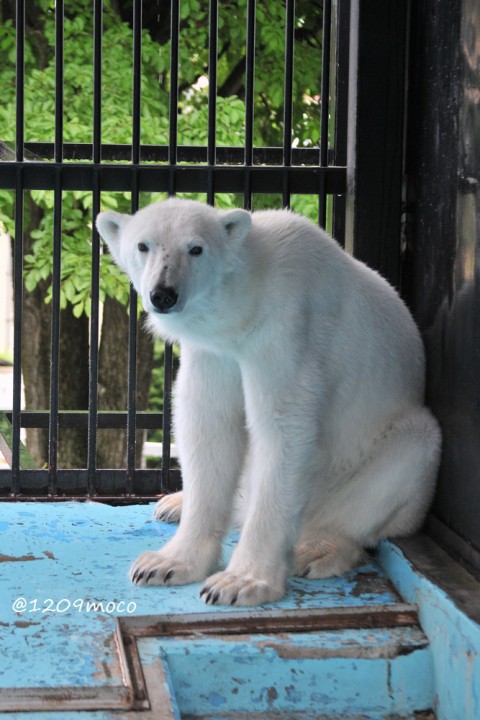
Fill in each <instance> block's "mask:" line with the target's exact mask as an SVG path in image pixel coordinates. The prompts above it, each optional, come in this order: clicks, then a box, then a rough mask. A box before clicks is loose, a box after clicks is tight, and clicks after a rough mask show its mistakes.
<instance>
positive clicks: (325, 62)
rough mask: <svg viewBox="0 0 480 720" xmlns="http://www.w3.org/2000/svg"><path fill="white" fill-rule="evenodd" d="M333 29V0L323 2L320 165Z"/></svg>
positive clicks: (323, 203)
mask: <svg viewBox="0 0 480 720" xmlns="http://www.w3.org/2000/svg"><path fill="white" fill-rule="evenodd" d="M331 29H332V2H331V0H324V2H323V34H322V86H321V94H320V97H321V103H322V104H321V114H320V165H321V167H326V166H327V164H328V129H329V109H330V53H331ZM319 191H320V192H319V208H318V221H319V225H320V226H321V227H323V228H324V227H325V225H326V223H327V194H326V192H325V186H324V183H323V182H322V183H321V187H320V188H319Z"/></svg>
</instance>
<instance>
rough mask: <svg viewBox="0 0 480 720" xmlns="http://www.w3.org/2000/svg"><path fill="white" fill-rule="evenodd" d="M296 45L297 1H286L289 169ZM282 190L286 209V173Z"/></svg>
mask: <svg viewBox="0 0 480 720" xmlns="http://www.w3.org/2000/svg"><path fill="white" fill-rule="evenodd" d="M294 45H295V0H286V15H285V82H284V98H283V103H284V105H283V164H284V166H285V167H289V166H290V165H291V164H292V120H293V62H294ZM283 180H284V182H283V188H282V203H283V206H284V207H289V205H290V194H291V192H292V189H291V186H290V176H289V174H288V173H286V172H285V173H284V176H283Z"/></svg>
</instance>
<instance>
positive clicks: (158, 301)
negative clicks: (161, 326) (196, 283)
mask: <svg viewBox="0 0 480 720" xmlns="http://www.w3.org/2000/svg"><path fill="white" fill-rule="evenodd" d="M150 300H151V302H152V305H153V306H154V307H155V308H156V309H157V310H158V311H159V312H161V313H166V312H168V311H169V310H171V309H172V307H173V306H174V305H175V303H176V302H177V300H178V294H177V293H176V292H175V289H174V288H173V287H157V288H155V290H152V292H151V293H150Z"/></svg>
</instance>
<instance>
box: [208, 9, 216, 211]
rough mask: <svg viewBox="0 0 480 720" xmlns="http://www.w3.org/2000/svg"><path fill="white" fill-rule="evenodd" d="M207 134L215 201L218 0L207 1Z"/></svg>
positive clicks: (210, 182) (210, 185)
mask: <svg viewBox="0 0 480 720" xmlns="http://www.w3.org/2000/svg"><path fill="white" fill-rule="evenodd" d="M208 42H209V46H208V136H207V164H208V175H207V178H208V179H207V203H208V204H209V205H213V204H214V202H215V182H214V181H215V175H214V173H213V167H214V166H215V164H216V135H217V55H218V0H210V2H209V36H208Z"/></svg>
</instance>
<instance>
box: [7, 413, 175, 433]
mask: <svg viewBox="0 0 480 720" xmlns="http://www.w3.org/2000/svg"><path fill="white" fill-rule="evenodd" d="M4 414H5V417H6V418H7V420H8V421H9V422H10V423H11V422H12V417H13V412H12V411H9V410H7V411H5V413H4ZM49 415H50V413H49V411H48V410H26V411H25V410H24V411H23V412H22V416H21V427H22V428H48V422H49ZM127 417H128V415H127V413H126V412H124V411H123V412H122V411H115V410H100V411H99V412H98V428H99V429H102V430H108V429H121V428H123V429H125V428H126V427H127ZM88 420H89V411H88V410H60V411H59V413H58V426H59V427H60V428H76V429H77V430H85V429H86V428H87V427H88ZM162 422H163V414H162V413H158V412H150V411H147V412H138V413H137V417H136V425H137V429H139V430H157V429H158V428H159V427H160V426H161V425H162Z"/></svg>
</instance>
